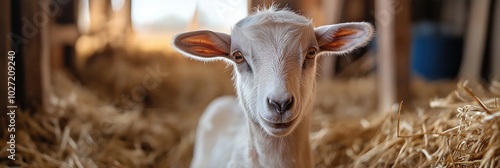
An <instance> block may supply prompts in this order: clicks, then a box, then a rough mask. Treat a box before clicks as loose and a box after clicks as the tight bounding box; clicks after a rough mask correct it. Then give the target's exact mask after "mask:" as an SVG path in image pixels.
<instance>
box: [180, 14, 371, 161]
mask: <svg viewBox="0 0 500 168" xmlns="http://www.w3.org/2000/svg"><path fill="white" fill-rule="evenodd" d="M372 35H373V27H372V26H371V25H370V24H369V23H343V24H335V25H327V26H321V27H318V28H314V27H313V26H312V23H311V21H310V20H309V19H307V18H305V17H303V16H300V15H297V14H295V13H293V12H291V11H288V10H277V9H276V8H275V7H270V8H269V9H260V10H257V12H255V13H254V14H252V15H250V16H248V17H246V18H244V19H242V20H241V21H239V22H238V23H237V24H236V25H235V26H234V27H233V30H232V33H231V35H228V34H224V33H218V32H212V31H194V32H187V33H183V34H179V35H177V36H176V37H175V38H174V40H173V45H174V46H175V48H176V49H177V50H178V51H179V52H181V53H183V54H184V55H185V56H187V57H190V58H193V59H196V60H201V61H212V60H224V61H226V62H227V63H229V64H230V65H233V67H234V72H233V75H234V79H233V80H234V82H235V88H236V91H237V94H238V97H237V98H235V97H231V96H229V97H221V98H218V99H216V100H214V101H213V102H212V103H211V104H210V105H209V107H208V108H207V109H206V111H205V112H204V114H203V116H202V117H201V119H200V122H199V124H198V128H197V134H196V141H195V148H194V158H193V161H192V163H191V167H194V168H201V167H216V168H220V167H273V168H280V167H286V168H289V167H300V168H306V167H312V166H313V157H312V155H311V151H310V145H309V116H310V115H311V112H312V108H313V101H314V92H315V84H316V82H315V75H316V60H317V56H318V55H320V54H321V55H326V54H333V55H342V54H346V53H348V52H351V51H352V50H354V49H356V48H358V47H361V46H364V45H366V44H367V43H368V41H369V40H370V39H371V37H372Z"/></svg>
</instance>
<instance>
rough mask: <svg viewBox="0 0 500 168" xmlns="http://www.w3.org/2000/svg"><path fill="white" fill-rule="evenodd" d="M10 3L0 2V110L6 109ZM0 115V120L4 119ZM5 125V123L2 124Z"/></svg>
mask: <svg viewBox="0 0 500 168" xmlns="http://www.w3.org/2000/svg"><path fill="white" fill-rule="evenodd" d="M10 1H11V0H3V1H0V23H2V24H0V41H1V42H0V52H1V53H0V54H2V56H0V101H1V103H0V105H1V107H0V108H1V109H5V108H6V107H7V60H8V59H7V52H9V51H10V50H12V48H11V46H10V45H11V44H10V40H9V39H7V35H8V34H9V33H10V32H11V30H10V26H11V23H10V22H11V20H10V19H11V15H10V5H11V4H10ZM3 115H5V114H2V120H3V119H4V118H5V117H3ZM2 123H6V122H2Z"/></svg>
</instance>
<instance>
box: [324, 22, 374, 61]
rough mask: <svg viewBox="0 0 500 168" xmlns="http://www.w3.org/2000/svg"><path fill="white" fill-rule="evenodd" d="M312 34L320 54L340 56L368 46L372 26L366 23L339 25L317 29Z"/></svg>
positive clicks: (371, 34)
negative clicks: (314, 35)
mask: <svg viewBox="0 0 500 168" xmlns="http://www.w3.org/2000/svg"><path fill="white" fill-rule="evenodd" d="M314 33H315V34H316V40H317V41H318V45H319V48H320V50H321V52H327V53H331V54H336V55H342V54H347V53H349V52H352V51H353V50H354V49H356V48H359V47H363V46H365V45H366V44H368V42H369V41H370V40H371V38H372V36H373V26H372V25H371V24H370V23H366V22H359V23H341V24H333V25H326V26H320V27H317V28H315V29H314Z"/></svg>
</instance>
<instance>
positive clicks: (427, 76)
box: [0, 0, 500, 167]
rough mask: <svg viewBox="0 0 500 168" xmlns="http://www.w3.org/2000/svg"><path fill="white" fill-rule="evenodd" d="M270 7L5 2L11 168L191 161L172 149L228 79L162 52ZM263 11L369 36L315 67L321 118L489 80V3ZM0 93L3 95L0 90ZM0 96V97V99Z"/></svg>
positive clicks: (125, 0)
mask: <svg viewBox="0 0 500 168" xmlns="http://www.w3.org/2000/svg"><path fill="white" fill-rule="evenodd" d="M272 3H273V2H272V1H268V0H141V1H139V0H34V1H32V0H2V1H1V2H0V21H1V25H0V40H1V41H2V43H1V45H0V51H1V52H2V54H3V55H4V56H3V57H1V59H2V60H1V62H2V64H1V65H0V69H1V71H2V73H1V74H0V79H1V80H2V81H4V80H6V79H7V73H6V69H7V67H6V66H7V65H6V63H5V62H7V54H6V53H7V52H8V51H15V53H16V58H15V59H16V60H15V61H16V76H17V78H16V79H17V80H16V95H17V96H16V100H17V102H18V105H19V107H20V110H21V111H22V112H21V114H19V115H20V117H19V118H18V123H19V127H20V128H19V130H24V131H25V132H26V133H25V134H22V133H19V134H20V137H24V138H22V139H26V140H20V145H19V146H21V147H20V148H18V151H19V152H22V153H23V154H25V155H24V157H25V158H23V159H20V160H17V161H15V164H17V165H19V164H21V165H30V164H34V163H36V164H41V165H43V164H48V165H51V166H54V165H55V166H64V165H69V164H76V165H78V164H77V163H78V162H80V164H82V165H96V166H109V165H115V166H119V165H136V166H144V165H146V166H147V165H149V166H151V165H165V164H168V165H174V164H176V165H183V164H186V163H187V162H188V161H189V159H190V153H189V152H186V153H183V152H181V151H191V148H192V138H193V136H194V135H193V132H194V128H195V125H196V123H197V119H198V117H199V115H200V114H201V112H202V111H203V110H204V109H205V107H206V106H207V104H208V103H209V102H210V101H211V100H213V99H214V98H216V97H218V96H221V95H228V94H234V89H233V84H232V82H231V80H230V79H231V71H232V70H231V67H227V66H226V65H225V64H224V63H222V62H214V63H201V62H195V61H193V60H189V59H187V58H184V57H183V56H182V55H180V54H179V53H176V52H175V51H174V50H173V48H172V46H171V45H170V43H171V39H172V37H173V36H174V35H175V34H177V33H181V32H186V31H192V30H201V29H208V30H213V31H218V32H225V33H230V30H231V26H232V25H234V24H235V23H236V22H237V21H239V20H240V19H242V18H244V17H246V16H247V15H249V14H251V12H252V11H253V9H254V8H255V7H257V6H269V5H270V4H272ZM274 3H276V4H279V6H280V7H288V8H289V9H291V10H293V11H295V12H297V13H300V14H302V15H304V16H307V17H309V18H311V19H312V20H313V21H314V24H315V25H316V26H319V25H325V24H334V23H341V22H358V21H365V22H370V23H372V24H373V25H374V26H375V29H376V37H375V38H374V39H373V41H372V42H371V43H370V45H369V46H366V47H364V48H362V49H359V50H357V51H355V52H353V53H351V54H349V55H346V56H341V57H323V58H321V59H320V60H319V63H320V68H318V96H317V98H316V100H317V103H316V107H315V108H316V109H317V113H325V114H332V116H334V117H332V119H329V120H328V121H334V120H338V119H339V118H342V117H346V116H347V117H352V116H365V115H369V114H374V113H380V112H382V113H383V112H385V111H391V110H393V109H394V108H393V107H394V104H395V103H398V102H399V101H402V100H405V101H408V102H410V103H409V104H411V105H414V106H427V104H426V103H427V102H428V101H427V100H428V99H429V98H434V97H442V96H445V95H446V94H447V93H449V92H450V91H451V90H453V89H454V88H455V85H456V83H457V81H459V80H471V81H476V82H477V83H478V84H479V85H482V86H488V85H489V83H491V81H494V80H499V79H500V66H499V65H500V46H499V44H500V2H499V1H498V0H474V1H473V0H413V1H411V0H349V1H347V0H275V1H274ZM0 88H7V86H6V82H1V84H0ZM0 95H7V92H6V89H1V90H0ZM0 97H2V98H1V102H2V103H4V102H7V100H6V96H0ZM422 102H424V103H422ZM419 103H420V104H419ZM3 107H5V106H4V105H2V108H3ZM3 117H4V116H2V118H3ZM5 121H6V120H4V119H2V122H5ZM28 121H30V122H29V124H28ZM4 125H5V124H2V127H3V126H4ZM35 127H38V129H33V128H35ZM318 127H319V126H318ZM34 130H35V131H37V133H33V132H30V131H34ZM43 130H45V131H43ZM2 131H4V130H2ZM66 132H67V133H66ZM5 135H6V134H3V135H2V137H3V138H5ZM84 135H88V136H89V137H90V139H93V140H92V141H91V142H89V141H88V139H87V140H86V139H85V138H82V137H85V136H84ZM29 137H31V138H29ZM64 137H66V139H64ZM68 137H69V139H74V141H75V142H73V143H74V144H75V146H73V147H72V149H66V148H69V147H66V145H60V144H64V143H66V141H67V140H68ZM96 139H97V140H96ZM98 140H101V141H98ZM115 141H116V142H120V143H114V144H112V142H115ZM62 142H64V143H62ZM39 143H42V144H45V146H44V145H39ZM80 143H82V144H83V145H82V144H80ZM128 143H130V144H128ZM84 144H87V146H85V145H84ZM89 144H90V145H89ZM2 145H3V144H2ZM106 145H111V146H112V145H118V146H120V147H121V148H123V151H121V150H117V149H115V148H111V147H110V148H109V150H107V149H106V147H105V146H106ZM23 146H24V147H23ZM82 146H83V147H86V148H85V149H87V150H83V149H81V148H83V147H82ZM56 147H57V150H56V149H54V148H56ZM121 148H120V149H121ZM111 149H113V150H111ZM44 150H49V151H52V152H48V153H47V154H46V155H47V156H45V157H49V158H52V159H47V158H44V157H42V156H37V154H40V152H38V153H37V151H44ZM137 150H140V151H139V152H138V151H137ZM4 151H5V150H2V152H4ZM61 151H62V152H61ZM118 151H121V152H123V154H122V155H124V156H118V155H119V154H117V153H120V152H118ZM41 153H44V152H41ZM72 153H77V154H75V156H72ZM97 153H101V155H94V156H93V157H91V156H92V155H93V154H97ZM104 153H105V154H109V155H110V156H113V157H111V158H113V159H111V160H109V159H110V158H109V156H108V157H106V156H104ZM129 154H130V156H133V157H135V158H137V160H136V161H131V160H130V159H128V158H127V157H126V156H125V155H127V156H128V155H129ZM115 155H116V156H115ZM0 156H3V155H2V154H0ZM97 158H98V159H97ZM120 158H121V159H120ZM85 159H87V160H85ZM116 160H118V161H116ZM4 161H5V160H0V162H4ZM5 162H7V161H5ZM9 164H10V163H9ZM181 167H182V166H181Z"/></svg>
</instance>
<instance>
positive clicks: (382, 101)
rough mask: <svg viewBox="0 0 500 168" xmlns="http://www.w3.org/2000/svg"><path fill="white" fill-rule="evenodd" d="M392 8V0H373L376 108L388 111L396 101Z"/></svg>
mask: <svg viewBox="0 0 500 168" xmlns="http://www.w3.org/2000/svg"><path fill="white" fill-rule="evenodd" d="M393 11H394V8H393V7H392V0H378V1H375V13H374V15H375V21H376V28H377V32H378V33H377V34H378V37H377V46H378V48H377V84H378V102H379V103H378V108H379V111H381V112H390V110H391V106H392V105H393V104H394V103H395V102H396V97H395V96H396V89H395V88H396V78H395V76H396V75H395V68H394V63H395V61H394V57H395V56H394V55H395V53H394V34H393V33H394V12H393Z"/></svg>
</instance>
